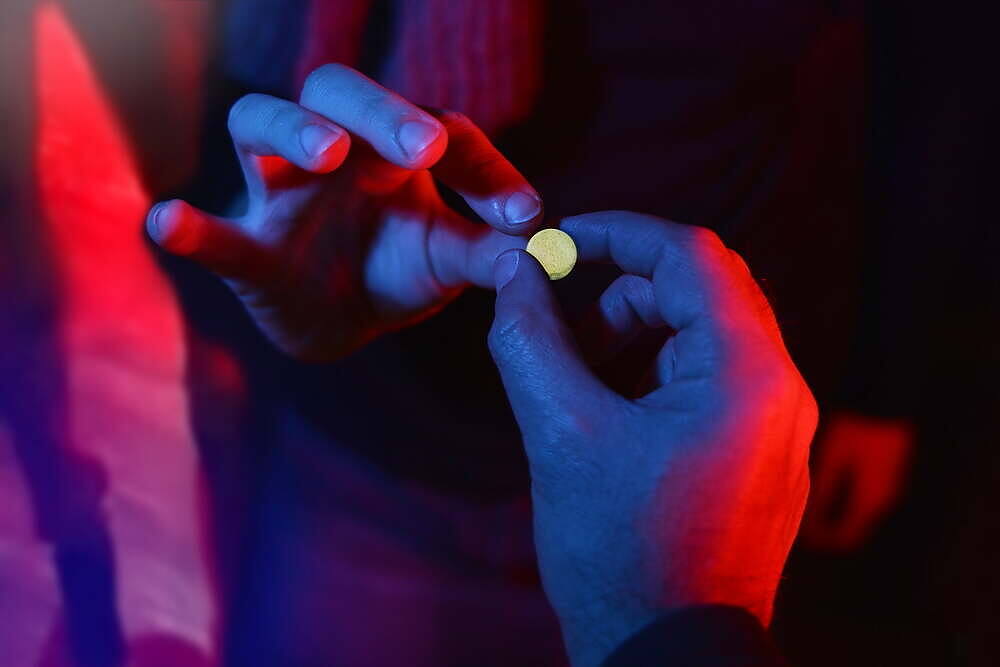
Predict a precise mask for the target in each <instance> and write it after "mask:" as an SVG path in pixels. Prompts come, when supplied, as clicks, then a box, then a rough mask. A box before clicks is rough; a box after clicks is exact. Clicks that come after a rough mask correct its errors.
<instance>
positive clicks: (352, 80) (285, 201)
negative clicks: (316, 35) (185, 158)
mask: <svg viewBox="0 0 1000 667" xmlns="http://www.w3.org/2000/svg"><path fill="white" fill-rule="evenodd" d="M229 129H230V132H231V134H232V136H233V141H234V143H235V145H236V149H237V153H238V155H239V158H240V161H241V163H242V165H243V170H244V174H245V177H246V183H247V190H248V194H249V204H248V208H247V211H246V214H245V215H244V216H242V217H241V218H239V219H235V220H227V219H221V218H216V217H213V216H211V215H208V214H207V213H204V212H202V211H199V210H197V209H195V208H193V207H191V206H189V205H187V204H186V203H184V202H180V201H174V202H169V203H165V204H160V205H159V206H157V207H155V208H154V209H153V210H152V211H151V213H150V216H149V220H148V223H147V227H148V229H149V233H150V236H152V238H153V239H154V240H155V241H156V242H157V243H159V244H160V245H161V246H162V247H163V248H165V249H166V250H168V251H170V252H173V253H175V254H178V255H182V256H185V257H189V258H191V259H193V260H196V261H198V262H200V263H201V264H203V265H204V266H206V267H207V268H208V269H210V270H212V271H214V272H215V273H217V274H219V275H220V276H222V277H223V278H224V279H226V281H227V282H228V284H229V285H230V286H231V287H232V289H233V291H234V292H235V293H236V294H237V295H238V296H239V298H240V299H241V300H242V301H243V303H244V305H245V306H246V308H247V310H248V311H249V312H250V314H251V315H252V316H253V318H254V319H255V320H256V322H257V324H258V325H259V326H260V328H261V330H262V331H263V332H264V333H265V334H266V335H267V336H268V337H269V338H270V339H271V340H272V341H273V342H274V343H275V344H276V345H277V346H278V347H279V348H281V349H282V350H284V351H285V352H287V353H288V354H290V355H292V356H295V357H297V358H300V359H307V360H330V359H335V358H337V357H340V356H342V355H344V354H347V353H349V352H350V351H352V350H353V349H355V348H357V347H359V346H361V345H362V344H364V343H365V342H366V341H368V340H370V339H371V338H372V337H374V336H376V335H378V334H379V333H381V332H384V331H387V330H391V329H395V328H399V327H402V326H404V325H406V324H409V323H412V322H414V321H416V320H419V319H421V318H423V317H426V316H427V315H429V314H430V313H432V312H433V311H434V310H435V309H438V308H440V307H441V306H443V305H444V304H445V303H446V302H447V301H448V300H450V299H452V298H454V297H455V296H456V295H457V294H458V293H459V292H460V291H461V289H462V288H463V287H464V286H466V285H468V284H470V283H473V284H478V285H483V286H492V284H493V283H492V274H491V271H492V266H493V260H494V259H495V258H496V256H497V255H498V254H499V253H500V252H502V251H503V250H506V249H509V248H512V247H524V241H523V240H522V239H519V238H517V237H514V236H509V235H508V234H518V235H523V234H528V233H530V232H532V231H534V229H535V227H537V223H538V221H539V220H540V218H541V213H542V209H541V200H540V198H539V197H538V194H537V193H536V192H535V190H534V189H533V188H532V187H531V186H530V185H528V183H527V182H526V181H525V180H524V178H523V177H522V176H521V175H520V174H519V173H518V172H517V170H516V169H514V167H513V166H512V165H511V164H510V163H509V162H508V161H507V160H506V159H504V158H503V156H502V155H500V153H499V152H498V151H497V150H496V149H495V148H494V147H493V146H492V145H491V144H490V142H489V140H488V139H487V138H486V137H485V135H483V133H482V132H480V131H479V130H478V129H477V128H476V127H475V126H474V125H473V124H472V123H471V122H470V121H469V120H468V119H466V118H464V117H463V116H461V115H460V114H456V113H449V112H431V111H425V110H423V109H420V108H418V107H416V106H414V105H413V104H410V103H409V102H407V101H406V100H404V99H402V98H400V97H399V96H397V95H395V94H393V93H391V92H389V91H387V90H385V89H384V88H382V87H381V86H379V85H378V84H376V83H375V82H373V81H371V80H369V79H367V78H365V77H364V76H362V75H361V74H359V73H358V72H355V71H354V70H351V69H349V68H347V67H344V66H341V65H326V66H324V67H321V68H320V69H318V70H316V71H315V72H313V73H312V74H311V75H310V76H309V78H308V80H307V81H306V84H305V87H304V89H303V91H302V96H301V100H300V104H293V103H292V102H288V101H285V100H280V99H276V98H273V97H268V96H265V95H249V96H247V97H245V98H243V99H242V100H240V101H239V102H237V103H236V105H234V107H233V109H232V111H231V113H230V118H229ZM435 177H437V178H438V179H440V181H441V182H442V183H444V184H445V185H447V186H448V187H450V188H451V189H453V190H454V191H456V192H457V193H459V194H460V195H461V196H462V197H464V199H465V201H466V202H468V203H469V205H470V207H471V208H472V210H473V211H475V212H476V213H477V214H478V215H479V216H480V217H481V218H482V219H483V220H485V221H486V222H487V223H488V224H489V225H491V226H492V227H493V229H491V228H490V227H487V226H485V225H482V224H477V223H474V222H472V221H470V220H467V219H465V218H463V217H462V216H460V215H459V214H457V213H456V212H455V211H454V210H452V209H451V208H449V207H448V206H446V205H445V203H444V202H443V201H442V199H441V197H440V195H439V194H438V190H437V188H436V186H435V182H434V179H435ZM501 232H504V233H501Z"/></svg>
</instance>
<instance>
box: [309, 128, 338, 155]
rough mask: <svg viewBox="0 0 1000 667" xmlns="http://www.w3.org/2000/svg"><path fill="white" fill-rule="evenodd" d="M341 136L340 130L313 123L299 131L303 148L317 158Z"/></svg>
mask: <svg viewBox="0 0 1000 667" xmlns="http://www.w3.org/2000/svg"><path fill="white" fill-rule="evenodd" d="M339 138H340V131H339V130H335V129H333V128H332V127H327V126H324V125H316V124H315V123H311V124H309V125H306V126H305V127H303V128H302V130H301V131H300V132H299V141H300V142H302V150H304V151H305V152H306V155H308V156H309V157H311V158H317V157H319V156H320V155H322V154H323V153H325V152H326V149H327V148H329V147H330V146H332V145H333V144H334V142H336V141H337V139H339Z"/></svg>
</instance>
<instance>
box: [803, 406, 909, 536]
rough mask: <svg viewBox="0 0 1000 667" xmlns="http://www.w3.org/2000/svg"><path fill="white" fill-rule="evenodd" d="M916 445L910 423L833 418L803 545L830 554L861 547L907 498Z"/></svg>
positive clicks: (823, 437) (821, 448)
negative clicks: (905, 490)
mask: <svg viewBox="0 0 1000 667" xmlns="http://www.w3.org/2000/svg"><path fill="white" fill-rule="evenodd" d="M913 443H914V429H913V426H912V425H911V424H910V423H909V422H908V421H906V420H903V419H875V418H870V417H863V416H861V415H854V414H850V413H847V412H840V413H835V414H833V415H832V416H831V418H830V423H829V425H828V426H827V427H826V428H825V429H823V430H822V431H821V432H820V437H819V442H818V444H817V446H818V450H817V459H816V463H815V466H814V475H813V478H814V483H813V494H812V498H811V499H810V501H809V509H808V511H807V512H806V516H805V520H804V521H803V524H802V539H803V542H804V543H805V544H806V545H807V546H809V547H812V548H814V549H821V550H826V551H853V550H855V549H857V548H859V547H860V546H862V545H863V544H864V543H865V542H866V541H867V540H868V539H869V537H871V535H872V533H873V532H874V531H875V529H876V528H877V527H878V525H879V523H880V522H881V521H882V519H884V518H885V516H886V515H888V514H889V512H890V511H892V509H893V508H894V507H895V506H896V504H897V502H898V501H899V499H900V496H901V495H902V490H903V485H904V482H905V480H906V472H907V469H908V467H909V462H910V457H911V455H912V452H913Z"/></svg>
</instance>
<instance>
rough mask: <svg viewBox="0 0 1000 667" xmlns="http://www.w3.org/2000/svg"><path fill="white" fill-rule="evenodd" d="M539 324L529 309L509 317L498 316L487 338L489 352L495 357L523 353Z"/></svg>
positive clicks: (536, 317) (500, 357) (504, 357)
mask: <svg viewBox="0 0 1000 667" xmlns="http://www.w3.org/2000/svg"><path fill="white" fill-rule="evenodd" d="M540 326H541V323H540V322H539V318H538V316H537V315H536V314H535V313H534V312H532V311H530V310H523V311H521V312H519V313H517V314H516V315H514V316H511V317H504V318H500V317H498V318H497V319H496V320H494V322H493V326H492V327H491V328H490V333H489V336H488V338H487V342H488V344H489V348H490V352H491V353H492V354H493V356H494V358H496V359H508V358H510V357H512V356H514V355H516V354H524V353H525V352H526V351H527V349H528V347H529V341H531V340H532V339H534V338H536V337H537V335H538V331H539V328H540Z"/></svg>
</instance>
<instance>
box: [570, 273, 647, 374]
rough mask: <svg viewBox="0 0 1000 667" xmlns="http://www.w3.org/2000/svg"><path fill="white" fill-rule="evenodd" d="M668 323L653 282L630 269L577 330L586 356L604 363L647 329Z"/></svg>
mask: <svg viewBox="0 0 1000 667" xmlns="http://www.w3.org/2000/svg"><path fill="white" fill-rule="evenodd" d="M664 325H665V322H664V321H663V317H661V316H660V311H659V308H658V307H657V304H656V295H655V294H654V293H653V283H651V282H650V281H649V280H648V279H646V278H642V277H640V276H634V275H631V274H628V273H626V274H625V275H622V276H619V277H618V278H617V279H616V280H615V281H614V282H613V283H611V285H609V286H608V288H607V289H606V290H604V292H603V293H602V294H601V296H600V298H599V299H598V300H597V302H596V303H595V304H594V305H593V307H592V308H590V309H589V310H588V311H587V312H585V313H584V315H583V317H582V318H581V319H580V322H579V323H578V324H577V326H575V327H574V330H575V331H576V332H577V340H578V341H579V342H580V347H581V349H582V352H583V356H584V358H586V359H587V360H588V361H590V362H591V363H602V362H604V361H607V360H609V359H612V358H614V357H615V356H616V355H617V354H618V353H619V352H621V351H622V350H623V349H624V348H625V347H627V346H628V344H629V343H631V342H632V341H634V340H635V338H636V337H637V336H638V335H639V334H640V333H642V331H643V330H645V329H647V328H656V327H662V326H664Z"/></svg>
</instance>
